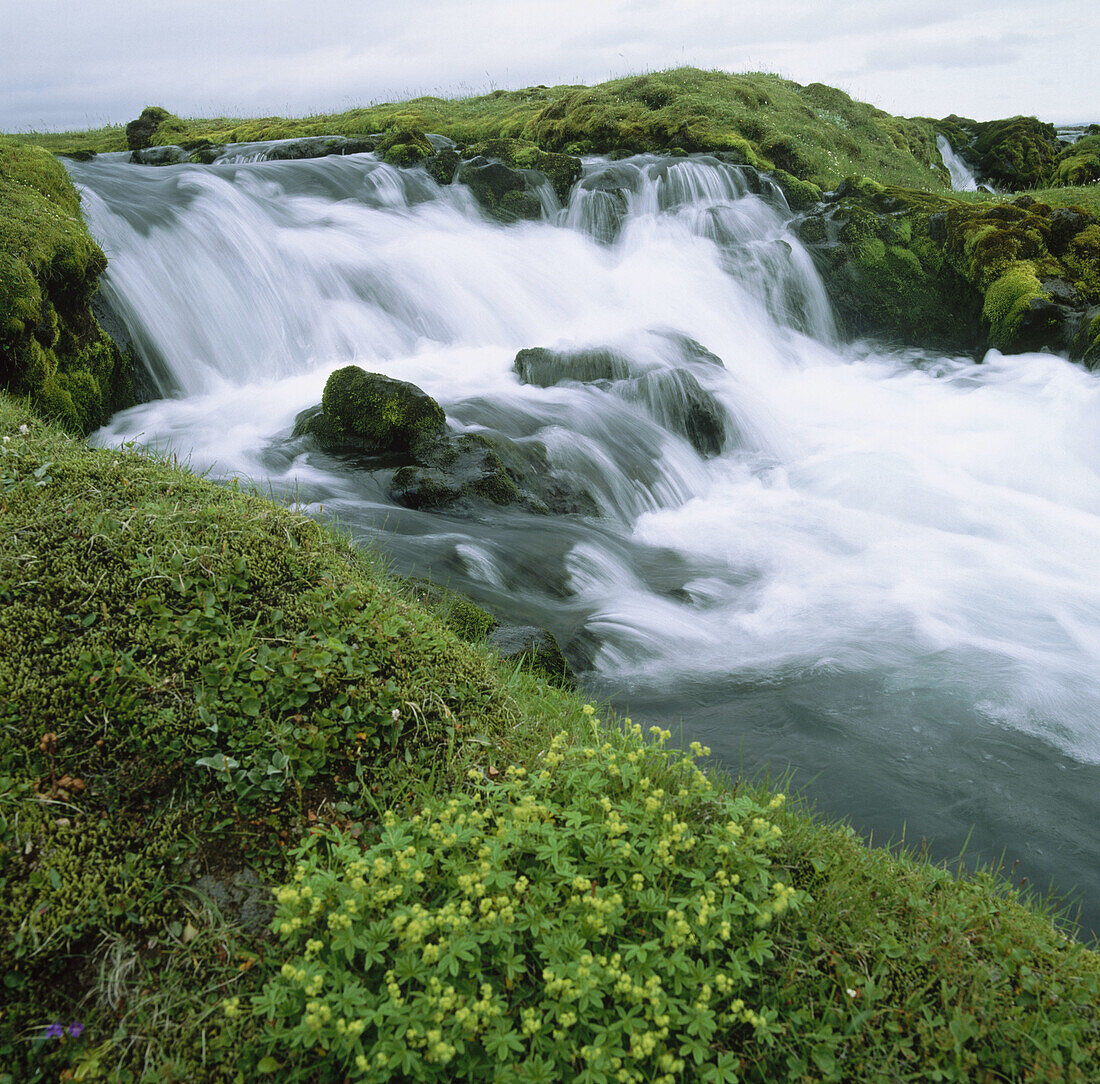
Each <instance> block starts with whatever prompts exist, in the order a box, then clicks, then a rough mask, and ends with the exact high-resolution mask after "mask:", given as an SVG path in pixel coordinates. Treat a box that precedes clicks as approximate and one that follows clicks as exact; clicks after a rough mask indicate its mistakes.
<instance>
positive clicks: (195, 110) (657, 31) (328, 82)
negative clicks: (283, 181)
mask: <svg viewBox="0 0 1100 1084" xmlns="http://www.w3.org/2000/svg"><path fill="white" fill-rule="evenodd" d="M1098 58H1100V4H1098V3H1097V0H1047V2H1046V3H1045V4H1037V3H1035V0H1027V2H1024V0H998V2H992V0H965V2H960V0H923V2H921V3H919V4H918V3H912V2H909V0H855V2H840V3H829V2H827V0H554V2H553V3H549V2H538V0H400V2H392V3H379V2H378V0H263V2H258V0H126V2H125V3H122V2H119V0H0V130H3V131H26V130H28V129H37V130H55V129H66V128H87V127H98V126H100V125H102V124H107V123H120V122H126V121H129V120H132V119H133V118H134V117H135V116H137V114H138V113H139V112H140V111H141V109H142V107H143V106H145V105H148V104H157V105H163V106H165V107H166V108H167V109H169V110H171V111H172V112H174V113H178V114H181V115H183V116H258V115H263V114H279V115H293V116H299V115H303V114H308V113H315V112H329V111H335V110H342V109H348V108H351V107H353V106H357V105H367V104H370V103H371V102H380V101H393V100H399V99H402V98H407V97H410V96H414V95H419V94H438V95H440V96H444V97H446V96H453V95H467V94H479V93H484V92H486V91H489V90H493V89H496V88H505V89H512V88H517V87H523V86H529V85H531V84H535V83H547V84H551V85H552V84H555V83H596V82H600V81H602V80H604V79H608V78H613V77H616V76H620V75H628V74H631V73H636V72H644V71H656V70H660V69H662V68H669V67H676V66H679V65H681V64H694V65H696V66H697V67H701V68H721V69H725V70H727V71H734V72H741V71H770V72H774V73H777V74H779V75H783V76H785V77H787V78H789V79H795V80H797V81H798V82H800V83H811V82H814V81H818V82H823V83H829V84H831V85H832V86H837V87H840V88H841V89H843V90H845V91H847V92H848V93H849V94H851V95H852V96H853V97H855V98H859V99H862V100H863V101H868V102H873V103H874V104H875V105H878V106H880V107H881V108H883V109H886V110H888V111H889V112H891V113H897V114H902V115H906V116H917V115H919V116H932V117H942V116H946V115H947V114H949V113H959V114H961V115H964V116H970V117H974V118H976V119H978V120H988V119H991V118H995V117H1006V116H1013V115H1015V114H1017V113H1023V114H1033V115H1036V116H1038V117H1040V118H1042V119H1043V120H1049V121H1053V122H1055V123H1059V122H1061V123H1065V122H1071V121H1082V120H1089V121H1092V120H1100V59H1098Z"/></svg>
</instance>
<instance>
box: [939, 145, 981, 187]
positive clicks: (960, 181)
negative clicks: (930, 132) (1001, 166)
mask: <svg viewBox="0 0 1100 1084" xmlns="http://www.w3.org/2000/svg"><path fill="white" fill-rule="evenodd" d="M936 148H937V150H939V152H940V157H941V158H942V159H943V164H944V165H945V166H946V167H947V172H948V173H950V174H951V187H952V189H953V190H954V191H956V192H977V191H978V181H977V179H976V178H975V176H974V174H973V173H972V172H971V170H970V167H969V166H968V165H967V164H966V163H965V162H964V161H963V160H962V159H961V158H960V157H959V156H958V155H957V154H956V153H955V149H954V148H953V147H952V146H951V144H950V142H948V139H947V136H945V135H937V136H936Z"/></svg>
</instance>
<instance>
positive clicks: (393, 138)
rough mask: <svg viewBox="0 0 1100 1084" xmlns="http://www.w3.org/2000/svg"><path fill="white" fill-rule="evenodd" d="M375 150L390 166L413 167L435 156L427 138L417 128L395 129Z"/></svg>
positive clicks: (384, 137)
mask: <svg viewBox="0 0 1100 1084" xmlns="http://www.w3.org/2000/svg"><path fill="white" fill-rule="evenodd" d="M375 150H376V151H377V152H378V153H379V154H380V155H382V157H383V158H384V159H385V160H386V161H387V162H389V164H390V165H391V166H415V165H416V164H417V163H418V162H422V161H423V160H424V159H426V158H431V157H433V156H434V155H435V148H434V147H433V146H432V144H431V142H430V141H429V139H428V137H427V136H426V135H425V134H424V133H423V132H422V131H420V130H419V129H417V128H395V129H394V130H393V131H390V132H387V133H386V134H385V135H384V136H383V137H382V139H381V140H380V141H379V142H378V145H377V147H375Z"/></svg>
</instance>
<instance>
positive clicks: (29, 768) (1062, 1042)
mask: <svg viewBox="0 0 1100 1084" xmlns="http://www.w3.org/2000/svg"><path fill="white" fill-rule="evenodd" d="M0 523H2V527H3V529H2V531H0V596H2V598H3V606H2V607H0V704H3V705H5V707H4V708H3V716H2V721H3V724H4V725H3V729H2V730H0V858H2V861H0V928H2V937H0V945H2V946H3V949H2V950H0V951H2V958H0V978H2V981H3V983H4V986H5V990H6V999H5V1002H4V1007H3V1009H2V1015H0V1065H4V1066H7V1067H9V1068H8V1069H7V1072H8V1076H7V1077H6V1078H5V1077H4V1076H3V1072H2V1071H0V1079H3V1080H6V1081H14V1080H19V1081H35V1080H43V1081H44V1080H56V1079H58V1077H59V1076H63V1074H65V1073H71V1074H72V1075H71V1076H63V1078H64V1079H82V1080H96V1079H100V1080H123V1081H125V1080H148V1081H161V1080H189V1081H206V1080H211V1081H213V1080H227V1081H229V1080H257V1079H265V1078H267V1077H270V1078H271V1079H280V1080H284V1079H285V1080H295V1079H301V1080H311V1081H312V1080H318V1081H320V1080H333V1081H337V1080H340V1081H342V1080H345V1079H349V1078H350V1079H353V1080H389V1079H394V1076H395V1074H397V1075H404V1076H405V1077H406V1078H408V1079H423V1080H453V1079H471V1080H485V1079H501V1080H504V1079H509V1080H511V1079H516V1080H522V1079H530V1080H540V1079H541V1080H559V1079H571V1078H576V1079H590V1080H593V1081H600V1080H607V1081H614V1080H658V1079H674V1080H678V1079H686V1080H691V1079H698V1080H735V1079H743V1080H758V1081H770V1080H777V1079H791V1080H802V1081H807V1082H809V1081H826V1080H835V1081H840V1080H846V1081H864V1080H866V1081H872V1080H904V1081H908V1080H912V1081H918V1080H928V1079H933V1078H934V1077H933V1076H932V1074H933V1073H939V1074H940V1077H939V1079H943V1080H980V1079H988V1080H999V1079H1006V1080H1034V1081H1048V1080H1050V1081H1052V1080H1067V1081H1082V1082H1084V1081H1088V1080H1091V1079H1095V1076H1096V1072H1097V1070H1098V1068H1100V1013H1098V1009H1097V1005H1098V1003H1100V960H1098V958H1097V956H1096V955H1095V954H1094V953H1093V952H1092V951H1090V950H1088V949H1087V948H1085V947H1083V946H1081V945H1078V944H1075V943H1073V942H1071V941H1070V940H1068V939H1067V938H1066V937H1065V936H1064V935H1063V934H1062V933H1061V932H1059V930H1058V920H1057V919H1056V918H1055V917H1053V916H1052V914H1051V913H1050V912H1049V911H1047V910H1044V909H1043V908H1042V907H1041V906H1036V905H1035V904H1033V903H1032V902H1029V901H1027V900H1023V899H1021V898H1020V897H1019V896H1018V895H1017V894H1016V893H1015V892H1014V891H1013V890H1012V889H1011V888H1010V887H1009V886H1008V885H1007V883H1006V882H1004V881H1003V880H1001V879H1000V878H998V877H996V876H994V875H992V874H988V873H978V874H974V873H971V874H970V875H968V876H965V877H961V878H959V877H956V876H954V875H953V874H951V873H948V872H947V871H945V870H944V869H942V868H939V867H937V866H935V865H933V864H931V863H929V862H927V861H925V860H923V859H921V858H920V857H919V856H916V857H914V856H903V855H898V854H892V853H891V852H889V851H887V850H884V849H872V848H868V847H866V846H865V845H864V844H863V843H861V842H860V841H859V840H858V839H856V838H855V837H854V836H853V834H852V833H851V831H850V830H846V829H845V828H843V827H842V826H832V825H827V824H824V823H821V822H819V821H815V820H813V819H812V818H811V817H809V816H808V815H807V813H806V811H805V810H803V809H801V808H799V806H798V803H797V802H795V803H788V804H786V805H785V804H784V803H783V801H782V799H781V798H780V797H779V796H778V795H777V793H776V791H775V790H774V789H772V788H769V787H767V786H764V785H754V784H748V783H746V782H745V781H742V780H736V779H730V778H727V777H725V776H724V775H721V774H719V773H715V772H713V771H709V770H705V769H701V768H700V764H699V761H698V757H699V756H701V755H703V754H704V752H705V751H704V750H701V749H699V748H697V747H696V748H695V749H693V750H692V751H688V752H685V753H682V754H681V753H677V752H674V751H670V749H669V747H668V744H667V742H668V737H669V736H668V735H667V734H661V735H657V736H656V737H654V736H649V735H643V734H641V733H639V732H638V730H637V728H632V727H631V725H630V724H629V721H628V720H621V719H617V718H615V717H614V716H612V715H611V714H610V713H607V712H601V711H594V710H593V709H592V707H591V706H590V705H586V704H585V703H584V702H583V700H581V699H580V698H578V697H577V696H576V695H574V694H571V693H569V692H567V691H563V690H561V689H556V688H552V687H549V686H547V685H545V684H543V683H541V682H540V681H538V680H537V679H536V678H535V677H534V676H532V675H531V674H530V673H528V672H525V671H524V670H523V669H516V668H511V667H502V666H501V665H500V664H498V663H496V662H494V660H493V659H492V657H491V656H490V655H489V654H488V652H487V650H486V648H485V647H484V643H483V639H482V637H481V635H480V632H481V625H480V624H479V623H478V622H476V621H472V622H462V623H460V624H468V625H469V626H470V628H471V629H472V630H473V632H472V638H473V640H474V641H475V642H474V643H467V642H464V641H463V640H461V639H459V638H458V637H457V636H455V635H454V634H453V633H452V632H451V631H449V630H448V629H447V628H446V626H444V624H443V623H442V622H441V621H440V620H439V619H438V618H436V617H435V616H434V615H432V614H431V613H429V612H427V611H425V610H424V609H423V608H422V607H421V606H420V605H419V604H418V603H417V602H416V601H415V598H416V597H422V596H423V595H424V592H423V590H422V588H421V587H419V586H417V585H410V586H408V587H406V586H404V585H402V584H400V583H398V582H396V581H392V580H389V579H388V578H387V577H386V575H385V572H384V570H382V569H380V568H379V567H378V566H377V565H376V564H374V563H373V562H372V560H371V558H370V557H369V555H364V554H363V553H361V552H359V551H358V550H355V549H354V548H353V547H351V546H350V545H349V543H348V541H347V540H346V539H344V538H342V537H340V536H339V535H337V534H334V533H332V532H331V531H330V530H328V529H325V528H322V527H320V526H318V525H317V524H316V523H314V522H313V521H312V520H309V519H307V518H304V517H302V516H300V515H298V514H296V513H294V512H292V511H290V510H288V509H285V508H281V507H279V506H277V505H276V504H273V503H271V502H270V501H269V500H266V499H264V498H261V497H259V496H256V495H254V494H251V493H249V492H246V491H244V490H242V489H241V488H239V487H235V486H232V485H217V484H215V483H213V482H211V481H208V480H205V479H202V478H199V477H197V476H195V475H193V474H191V473H189V472H188V471H186V470H185V469H182V468H181V467H179V466H177V465H174V464H173V463H171V462H166V461H163V460H158V459H156V458H151V457H147V456H144V455H140V454H138V453H136V452H133V451H126V450H121V451H119V450H104V449H90V448H88V447H86V446H85V445H84V444H83V443H82V442H81V441H80V440H77V439H73V438H71V437H68V436H66V435H65V434H64V433H63V432H61V431H60V430H58V429H57V428H54V427H52V426H49V425H46V424H44V423H42V422H41V421H40V420H39V419H38V418H37V417H36V416H35V415H34V414H33V413H32V412H31V411H30V410H29V409H28V408H27V406H26V405H25V404H24V403H20V402H19V401H16V400H13V399H11V398H9V397H7V396H4V397H3V398H2V399H0ZM452 608H453V607H452ZM388 810H389V811H392V812H390V813H388V812H387V811H388ZM582 882H583V885H582ZM307 889H308V891H307ZM360 919H361V921H360ZM627 1024H629V1025H630V1026H629V1027H628V1026H627ZM555 1031H560V1032H561V1033H562V1036H564V1038H558V1039H557V1041H553V1042H551V1041H550V1040H554V1038H555V1035H554V1032H555ZM586 1048H587V1049H586ZM586 1066H587V1071H588V1074H589V1075H588V1076H587V1077H583V1076H582V1075H581V1074H582V1073H583V1072H584V1071H585V1067H586Z"/></svg>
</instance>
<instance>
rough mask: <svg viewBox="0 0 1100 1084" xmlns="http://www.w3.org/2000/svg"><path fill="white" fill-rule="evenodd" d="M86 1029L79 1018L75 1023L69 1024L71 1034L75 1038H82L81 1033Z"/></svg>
mask: <svg viewBox="0 0 1100 1084" xmlns="http://www.w3.org/2000/svg"><path fill="white" fill-rule="evenodd" d="M83 1030H84V1025H83V1024H82V1023H81V1022H80V1021H79V1020H78V1021H77V1022H76V1023H75V1024H70V1025H69V1035H70V1036H72V1038H74V1039H79V1038H80V1033H81V1032H82V1031H83Z"/></svg>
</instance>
